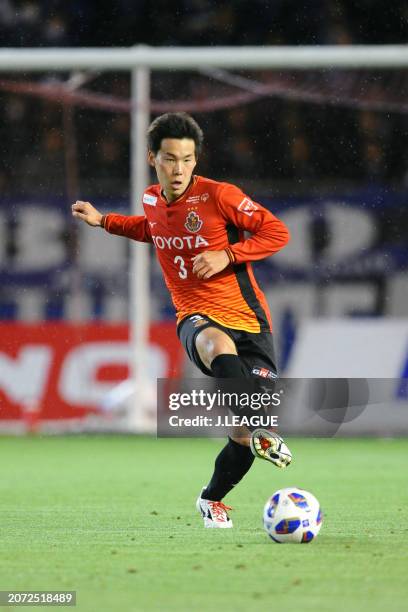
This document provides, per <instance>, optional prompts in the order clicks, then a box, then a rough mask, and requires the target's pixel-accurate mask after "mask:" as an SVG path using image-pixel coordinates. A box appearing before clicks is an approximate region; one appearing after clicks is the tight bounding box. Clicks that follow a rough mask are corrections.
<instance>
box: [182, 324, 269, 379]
mask: <svg viewBox="0 0 408 612" xmlns="http://www.w3.org/2000/svg"><path fill="white" fill-rule="evenodd" d="M206 327H217V328H218V329H221V330H222V331H223V332H225V333H226V334H228V335H229V336H230V338H232V340H233V341H234V343H235V346H236V347H237V353H238V355H239V357H241V360H242V362H243V364H244V366H245V367H246V369H247V371H248V375H249V376H254V377H260V378H262V379H264V380H267V379H269V381H271V380H274V379H276V378H277V369H276V365H275V363H276V362H275V351H274V348H273V339H272V334H271V333H268V332H261V333H259V334H251V333H249V332H246V331H240V330H237V329H230V328H228V327H224V326H223V325H220V323H216V322H215V321H213V320H212V319H210V318H209V317H207V316H206V315H202V314H200V313H199V312H197V313H195V314H192V315H189V316H188V317H186V318H185V319H183V320H182V321H181V322H180V323H179V325H178V327H177V334H178V337H179V338H180V342H181V343H182V345H183V346H184V348H185V350H186V353H187V355H188V356H189V358H190V360H191V361H192V362H193V363H195V365H196V366H197V367H198V368H199V369H200V370H201V372H203V374H206V375H207V376H213V373H212V372H211V370H208V368H206V366H205V365H204V364H203V362H202V361H201V359H200V356H199V354H198V351H197V349H196V345H195V339H196V337H197V335H198V334H199V333H200V332H201V331H202V330H203V329H205V328H206Z"/></svg>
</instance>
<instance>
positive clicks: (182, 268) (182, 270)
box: [174, 255, 187, 280]
mask: <svg viewBox="0 0 408 612" xmlns="http://www.w3.org/2000/svg"><path fill="white" fill-rule="evenodd" d="M174 263H175V264H176V265H180V269H179V273H178V275H179V277H180V278H181V279H182V280H184V279H186V278H187V268H186V264H185V261H184V259H183V258H182V257H181V255H177V256H176V257H175V258H174Z"/></svg>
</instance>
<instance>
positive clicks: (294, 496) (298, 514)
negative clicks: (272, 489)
mask: <svg viewBox="0 0 408 612" xmlns="http://www.w3.org/2000/svg"><path fill="white" fill-rule="evenodd" d="M263 524H264V528H265V531H266V533H267V534H268V536H269V537H270V538H271V539H272V540H273V541H274V542H279V543H284V542H292V543H298V544H306V543H308V542H311V541H312V540H314V539H315V538H316V536H317V534H318V533H319V531H320V528H321V526H322V511H321V509H320V504H319V502H318V501H317V499H316V498H315V496H314V495H312V494H311V493H309V491H305V490H304V489H298V488H297V487H287V488H286V489H279V491H276V493H274V494H273V495H272V497H270V498H269V499H268V501H267V502H266V504H265V508H264V513H263Z"/></svg>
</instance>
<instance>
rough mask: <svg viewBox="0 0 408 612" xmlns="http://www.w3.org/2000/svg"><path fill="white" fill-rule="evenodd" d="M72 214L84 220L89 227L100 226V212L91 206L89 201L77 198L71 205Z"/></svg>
mask: <svg viewBox="0 0 408 612" xmlns="http://www.w3.org/2000/svg"><path fill="white" fill-rule="evenodd" d="M72 216H73V217H77V218H78V219H81V220H82V221H85V223H87V224H88V225H90V226H91V227H101V225H102V216H103V215H102V213H100V212H99V210H97V209H96V208H95V206H92V204H91V203H90V202H82V201H81V200H77V201H76V202H75V204H73V205H72Z"/></svg>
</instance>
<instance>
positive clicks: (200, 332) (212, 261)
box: [72, 113, 291, 528]
mask: <svg viewBox="0 0 408 612" xmlns="http://www.w3.org/2000/svg"><path fill="white" fill-rule="evenodd" d="M202 142H203V133H202V131H201V129H200V127H199V126H198V124H197V123H196V122H195V120H194V119H193V118H192V117H191V116H189V115H187V114H185V113H167V114H165V115H162V116H160V117H157V118H156V119H155V120H154V121H153V122H152V124H151V125H150V127H149V130H148V162H149V164H150V165H151V166H152V167H154V169H155V170H156V174H157V178H158V184H156V185H152V186H150V187H148V188H147V189H146V190H145V192H144V194H143V205H144V212H145V214H144V215H140V216H139V215H137V216H124V215H118V214H114V213H109V214H107V215H102V214H101V213H100V212H99V211H98V210H97V209H96V208H95V207H94V206H92V204H90V203H89V202H83V201H77V202H76V203H75V204H73V206H72V214H73V216H74V217H77V218H79V219H81V220H83V221H85V222H86V223H87V224H88V225H90V226H94V227H102V228H104V229H105V230H106V231H107V232H109V233H111V234H117V235H119V236H126V237H127V238H131V239H133V240H138V241H141V242H150V243H153V244H154V246H155V248H156V253H157V257H158V260H159V263H160V265H161V268H162V271H163V275H164V279H165V281H166V284H167V287H168V289H169V291H170V294H171V297H172V299H173V303H174V305H175V307H176V310H177V331H178V336H179V338H180V341H181V343H182V344H183V346H184V348H185V350H186V352H187V355H188V357H189V358H190V359H191V360H192V361H193V362H194V363H195V364H196V365H197V366H198V368H199V369H200V370H201V371H202V372H204V374H206V375H208V376H215V377H217V378H235V379H238V378H239V379H242V378H246V379H252V380H253V379H254V378H255V379H259V380H260V381H262V380H264V381H265V380H267V379H269V380H273V379H275V378H276V376H277V374H276V366H275V358H274V350H273V343H272V330H271V317H270V313H269V308H268V304H267V302H266V299H265V296H264V294H263V293H262V291H261V290H260V288H259V286H258V284H257V282H256V280H255V278H254V275H253V272H252V268H251V262H252V261H256V260H259V259H262V258H265V257H268V256H270V255H273V254H274V253H276V252H278V251H279V250H280V249H281V248H282V247H284V246H285V244H286V243H287V242H288V238H289V235H288V230H287V228H286V227H285V225H284V224H283V223H282V221H280V220H279V219H277V218H276V217H275V216H274V215H273V214H272V213H271V212H269V211H268V210H266V209H265V208H263V207H262V206H261V205H260V204H258V203H256V202H253V201H252V200H251V199H250V198H249V197H247V196H246V195H245V194H244V193H243V192H242V191H241V190H240V189H239V188H238V187H236V186H235V185H231V184H228V183H220V182H217V181H214V180H211V179H208V178H204V177H202V176H198V175H195V174H193V172H194V169H195V167H196V164H197V159H198V156H199V153H200V149H201V147H202ZM244 232H249V234H250V236H249V237H245V236H244ZM238 412H239V407H237V413H238ZM255 456H257V457H260V458H262V459H266V460H268V461H271V462H272V463H274V464H275V465H277V466H278V467H285V466H286V465H288V464H289V463H290V461H291V453H290V451H289V449H288V448H287V446H286V444H285V443H284V442H283V440H282V438H280V437H279V436H278V435H277V434H276V433H273V432H270V431H268V430H266V429H254V430H253V431H252V433H251V432H250V431H248V430H246V431H245V435H244V436H243V435H242V432H241V433H240V434H238V435H233V436H230V437H229V438H228V442H227V444H226V446H225V447H224V448H223V449H222V451H221V452H220V454H219V455H218V456H217V458H216V461H215V469H214V473H213V475H212V478H211V480H210V482H209V484H208V485H207V486H206V487H205V488H204V489H203V490H202V491H201V493H200V495H199V498H198V500H197V508H198V510H199V511H200V512H201V515H202V517H203V519H204V524H205V526H206V527H220V528H229V527H232V521H231V519H230V517H229V516H228V512H227V510H229V509H230V508H228V506H225V504H224V503H223V502H222V500H223V499H224V497H225V496H226V495H227V493H228V492H229V491H230V490H231V489H232V488H233V487H234V486H235V485H236V484H237V483H238V482H239V481H240V480H241V479H242V478H243V476H244V475H245V474H246V473H247V472H248V470H249V469H250V467H251V465H252V463H253V461H254V458H255Z"/></svg>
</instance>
